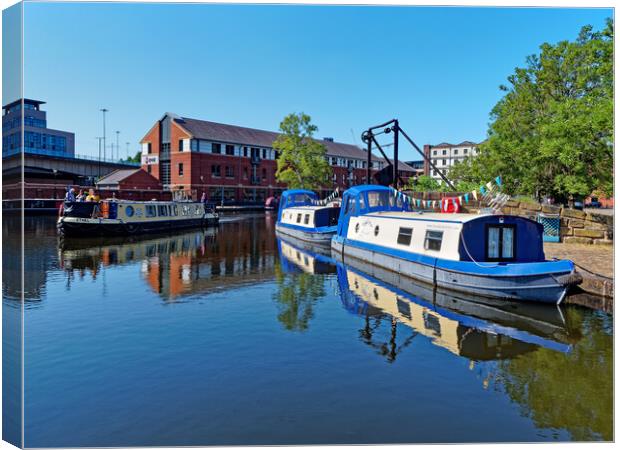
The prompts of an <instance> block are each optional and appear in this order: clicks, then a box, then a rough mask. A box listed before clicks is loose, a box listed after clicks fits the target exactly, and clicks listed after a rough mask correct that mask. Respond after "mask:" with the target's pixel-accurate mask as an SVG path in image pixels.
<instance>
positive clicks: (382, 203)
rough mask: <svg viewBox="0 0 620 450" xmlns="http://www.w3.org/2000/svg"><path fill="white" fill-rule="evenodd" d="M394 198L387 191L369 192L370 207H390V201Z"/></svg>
mask: <svg viewBox="0 0 620 450" xmlns="http://www.w3.org/2000/svg"><path fill="white" fill-rule="evenodd" d="M391 198H392V196H391V195H390V194H389V192H387V191H381V192H369V193H368V207H370V208H376V207H387V206H389V205H390V199H391Z"/></svg>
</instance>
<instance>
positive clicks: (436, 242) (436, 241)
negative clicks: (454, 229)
mask: <svg viewBox="0 0 620 450" xmlns="http://www.w3.org/2000/svg"><path fill="white" fill-rule="evenodd" d="M442 240H443V231H432V230H428V231H427V232H426V239H424V248H425V249H426V250H433V251H437V252H438V251H439V250H441V241H442Z"/></svg>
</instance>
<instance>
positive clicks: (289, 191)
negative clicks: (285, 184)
mask: <svg viewBox="0 0 620 450" xmlns="http://www.w3.org/2000/svg"><path fill="white" fill-rule="evenodd" d="M295 194H310V195H316V192H312V191H309V190H308V189H287V190H286V191H284V192H283V193H282V195H295Z"/></svg>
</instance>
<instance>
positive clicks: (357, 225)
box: [355, 223, 360, 233]
mask: <svg viewBox="0 0 620 450" xmlns="http://www.w3.org/2000/svg"><path fill="white" fill-rule="evenodd" d="M359 231H360V224H359V223H356V224H355V232H356V233H358V232H359Z"/></svg>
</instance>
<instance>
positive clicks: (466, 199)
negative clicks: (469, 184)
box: [464, 193, 469, 203]
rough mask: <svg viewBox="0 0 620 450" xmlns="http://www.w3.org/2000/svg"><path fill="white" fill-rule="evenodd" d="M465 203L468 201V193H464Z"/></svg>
mask: <svg viewBox="0 0 620 450" xmlns="http://www.w3.org/2000/svg"><path fill="white" fill-rule="evenodd" d="M464 197H465V203H469V193H468V194H465V195H464Z"/></svg>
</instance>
